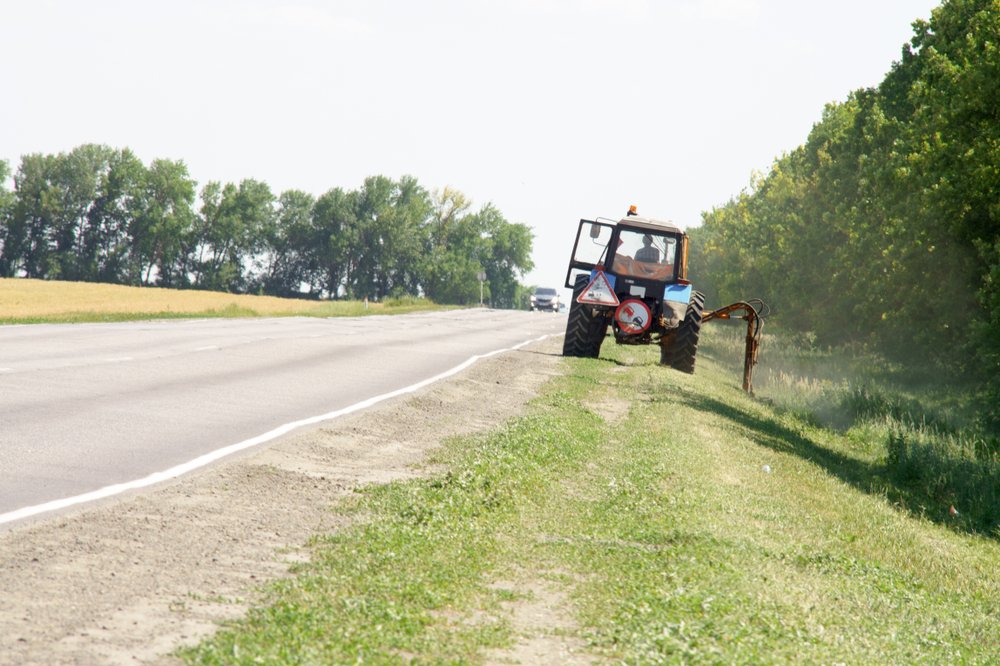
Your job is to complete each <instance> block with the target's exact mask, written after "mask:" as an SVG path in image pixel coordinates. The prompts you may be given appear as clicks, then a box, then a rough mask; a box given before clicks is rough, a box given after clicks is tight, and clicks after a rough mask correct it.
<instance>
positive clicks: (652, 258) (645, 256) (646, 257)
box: [635, 234, 660, 264]
mask: <svg viewBox="0 0 1000 666" xmlns="http://www.w3.org/2000/svg"><path fill="white" fill-rule="evenodd" d="M635 260H636V261H645V262H647V263H650V264H655V263H657V262H659V261H660V251H659V250H657V249H656V248H655V247H653V237H652V236H650V235H649V234H645V235H644V236H643V237H642V247H640V248H639V249H638V250H637V251H636V253H635Z"/></svg>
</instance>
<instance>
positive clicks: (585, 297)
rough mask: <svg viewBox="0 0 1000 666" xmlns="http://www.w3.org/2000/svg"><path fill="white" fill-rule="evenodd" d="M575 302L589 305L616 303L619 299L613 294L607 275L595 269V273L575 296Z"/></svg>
mask: <svg viewBox="0 0 1000 666" xmlns="http://www.w3.org/2000/svg"><path fill="white" fill-rule="evenodd" d="M576 302H577V303H588V304H590V305H618V304H619V302H620V301H619V300H618V297H617V296H615V290H614V289H612V288H611V283H610V282H608V276H607V275H605V274H604V272H603V271H597V275H595V276H594V279H593V280H591V281H590V284H588V285H587V288H586V289H584V290H583V293H581V294H580V295H579V296H578V297H577V299H576Z"/></svg>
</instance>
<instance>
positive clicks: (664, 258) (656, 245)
mask: <svg viewBox="0 0 1000 666" xmlns="http://www.w3.org/2000/svg"><path fill="white" fill-rule="evenodd" d="M676 257H677V239H676V238H675V237H674V236H667V235H663V234H658V233H656V232H650V231H646V230H643V229H622V230H621V233H620V234H619V235H618V249H617V250H616V251H615V260H614V264H613V266H612V270H613V271H614V272H615V273H617V274H619V275H629V276H632V277H637V278H642V279H646V280H671V279H673V277H674V265H675V264H676V263H677V262H676Z"/></svg>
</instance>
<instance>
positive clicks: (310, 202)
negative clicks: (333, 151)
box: [0, 144, 532, 308]
mask: <svg viewBox="0 0 1000 666" xmlns="http://www.w3.org/2000/svg"><path fill="white" fill-rule="evenodd" d="M11 175H12V174H11V171H10V167H9V165H8V163H6V162H3V161H0V277H16V276H23V277H28V278H39V279H53V280H76V281H92V282H110V283H115V284H123V285H134V286H159V287H172V288H194V289H210V290H218V291H227V292H232V293H253V294H269V295H275V296H286V297H309V298H359V299H360V298H371V299H378V300H381V299H384V298H387V297H397V296H406V295H411V296H418V295H419V296H426V297H428V298H430V299H432V300H434V301H436V302H439V303H449V304H458V305H464V304H471V303H478V302H479V298H480V283H479V280H478V279H477V277H478V275H479V274H480V273H483V274H485V277H486V282H485V288H486V296H487V298H488V299H489V301H490V302H491V303H492V304H493V305H494V307H507V308H510V307H515V306H516V305H517V300H518V298H519V295H520V293H521V292H522V291H523V288H522V287H521V285H520V284H519V282H518V278H519V277H520V276H521V275H522V274H523V273H524V272H525V271H528V270H530V269H531V268H532V262H531V249H532V234H531V231H530V229H529V228H528V227H527V226H526V225H524V224H516V223H511V222H508V221H507V220H506V219H505V218H504V216H503V214H502V213H501V212H500V211H499V210H497V208H496V207H495V206H493V205H491V204H486V205H484V206H482V207H480V208H479V209H478V210H473V207H472V203H471V202H470V201H469V200H468V199H467V198H466V197H465V196H464V195H463V194H462V193H461V192H458V191H456V190H453V189H450V188H445V189H444V190H442V191H435V192H429V191H428V190H426V189H425V188H423V187H422V186H421V185H420V184H419V183H418V182H417V180H416V179H415V178H413V177H410V176H404V177H402V178H400V179H399V180H393V179H390V178H387V177H385V176H372V177H370V178H367V179H365V181H364V183H363V184H362V186H361V187H360V188H358V189H356V190H347V189H342V188H339V187H336V188H333V189H331V190H329V191H328V192H326V193H325V194H323V195H321V196H319V197H314V196H312V195H311V194H308V193H306V192H303V191H300V190H288V191H285V192H282V193H280V194H279V195H275V194H274V193H273V192H272V191H271V189H270V187H268V185H267V184H266V183H263V182H260V181H257V180H252V179H247V180H243V181H241V182H240V183H239V184H235V183H226V184H222V183H220V182H214V181H213V182H209V183H207V184H206V185H205V186H204V187H202V188H201V190H200V192H199V191H197V186H196V183H195V181H194V180H192V178H191V177H190V176H189V174H188V171H187V167H186V166H185V165H184V163H183V162H182V161H172V160H164V159H157V160H153V161H152V162H151V163H150V164H149V165H148V166H147V165H146V164H144V163H143V162H142V161H141V160H140V159H138V158H137V157H136V156H135V155H134V154H133V153H132V152H131V151H130V150H128V149H114V148H110V147H108V146H102V145H93V144H88V145H83V146H79V147H77V148H75V149H74V150H72V151H70V152H68V153H60V154H56V155H52V154H31V155H25V156H23V157H22V158H21V163H20V166H19V167H18V169H17V171H16V172H15V173H13V184H14V186H13V189H10V188H9V187H8V186H7V183H8V182H9V181H10V176H11Z"/></svg>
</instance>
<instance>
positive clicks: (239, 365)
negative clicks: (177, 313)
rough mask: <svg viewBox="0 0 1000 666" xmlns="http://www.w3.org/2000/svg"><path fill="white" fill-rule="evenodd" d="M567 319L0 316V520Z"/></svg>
mask: <svg viewBox="0 0 1000 666" xmlns="http://www.w3.org/2000/svg"><path fill="white" fill-rule="evenodd" d="M565 325H566V319H565V316H563V315H552V314H542V313H528V312H514V311H502V310H461V311H450V312H436V313H421V314H413V315H397V316H375V317H361V318H337V319H310V318H294V319H249V320H238V319H225V320H220V319H217V320H192V321H169V322H135V323H125V324H81V325H34V326H10V327H0V526H3V525H4V524H12V523H14V522H15V521H19V520H21V519H22V518H21V517H20V516H21V515H23V514H24V513H25V512H26V511H28V512H29V513H30V510H31V509H32V508H35V509H37V508H38V507H41V506H43V505H46V503H52V502H56V501H60V500H62V501H67V500H66V498H75V497H79V496H80V495H84V494H87V493H93V492H94V491H97V490H99V489H107V488H108V487H111V486H115V484H126V483H128V482H131V481H134V480H136V479H142V478H145V477H148V476H149V475H152V474H156V473H159V472H163V471H164V470H171V469H176V468H177V467H178V466H184V465H185V464H187V463H190V461H192V460H195V459H197V458H199V456H205V455H206V454H209V453H210V452H213V451H218V450H219V449H222V448H225V447H228V446H231V445H233V444H235V443H244V442H246V441H247V440H251V439H252V438H255V437H258V436H260V435H262V434H263V433H268V432H273V431H274V429H275V428H279V427H280V426H282V425H285V424H290V423H295V422H299V421H301V420H303V419H307V418H309V417H314V416H317V415H326V414H330V413H332V412H335V411H337V410H341V409H344V408H348V407H350V406H352V405H357V404H358V403H359V402H362V401H365V400H368V399H371V398H374V397H378V396H385V395H386V394H390V393H392V392H393V391H397V390H399V389H401V388H404V387H409V386H412V385H414V384H417V383H419V382H421V381H423V380H426V379H428V378H431V377H434V376H436V375H439V374H441V373H444V372H447V371H449V370H451V369H453V368H455V367H456V366H458V365H460V364H462V363H463V362H465V361H467V360H468V359H470V358H471V357H473V356H477V355H481V354H484V353H488V352H491V351H494V350H497V349H505V348H510V347H512V346H514V345H517V344H519V343H522V342H525V341H527V340H531V339H535V338H539V337H541V336H544V335H552V334H561V333H562V332H563V331H564V330H565ZM69 501H72V500H69Z"/></svg>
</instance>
